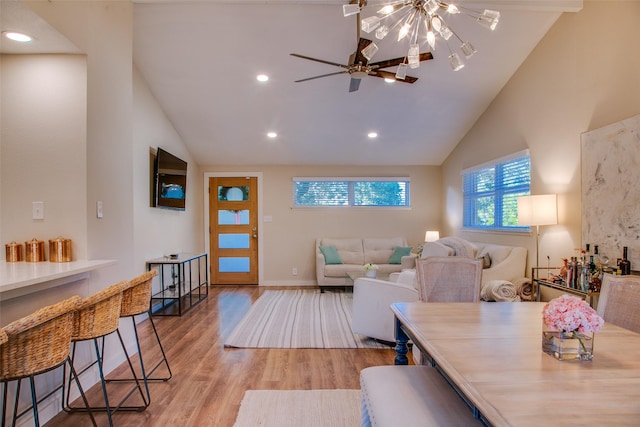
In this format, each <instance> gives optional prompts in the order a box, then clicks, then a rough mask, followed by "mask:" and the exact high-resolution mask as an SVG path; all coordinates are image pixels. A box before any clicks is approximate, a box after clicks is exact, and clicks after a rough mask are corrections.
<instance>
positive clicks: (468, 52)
mask: <svg viewBox="0 0 640 427" xmlns="http://www.w3.org/2000/svg"><path fill="white" fill-rule="evenodd" d="M460 49H461V50H462V53H464V56H466V57H467V58H471V57H472V56H473V54H474V53H476V49H475V48H474V47H473V45H472V44H471V43H469V42H464V43H462V45H461V46H460Z"/></svg>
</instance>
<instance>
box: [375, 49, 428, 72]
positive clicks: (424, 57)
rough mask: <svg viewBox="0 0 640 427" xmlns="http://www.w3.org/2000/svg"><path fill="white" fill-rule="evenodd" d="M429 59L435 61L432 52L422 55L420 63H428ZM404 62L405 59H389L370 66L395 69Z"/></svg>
mask: <svg viewBox="0 0 640 427" xmlns="http://www.w3.org/2000/svg"><path fill="white" fill-rule="evenodd" d="M429 59H433V55H432V54H431V52H425V53H421V54H420V61H428V60H429ZM404 60H405V58H404V57H403V58H394V59H387V60H386V61H378V62H374V63H372V64H369V66H370V67H371V68H372V69H377V68H389V67H395V66H396V65H400V64H402V63H403V62H404Z"/></svg>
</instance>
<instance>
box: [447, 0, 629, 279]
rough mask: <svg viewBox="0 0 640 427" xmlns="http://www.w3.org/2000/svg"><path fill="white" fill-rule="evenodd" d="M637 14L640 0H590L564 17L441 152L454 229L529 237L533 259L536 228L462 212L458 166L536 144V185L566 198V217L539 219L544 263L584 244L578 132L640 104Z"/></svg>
mask: <svg viewBox="0 0 640 427" xmlns="http://www.w3.org/2000/svg"><path fill="white" fill-rule="evenodd" d="M638 17H640V2H628V1H616V2H614V1H606V2H605V1H589V0H587V1H585V2H584V8H583V10H582V11H580V12H578V13H565V14H563V15H562V16H561V17H560V19H558V21H557V22H556V23H555V24H554V26H553V27H552V28H551V30H550V31H549V32H548V33H547V35H546V36H545V37H544V38H543V39H542V41H541V42H540V43H539V45H538V46H537V47H536V48H535V50H534V51H533V52H532V53H531V55H530V56H529V57H528V58H527V60H526V61H525V62H524V63H523V64H522V66H521V67H520V69H519V70H518V71H517V72H516V73H515V75H514V76H513V77H512V79H511V80H510V81H509V82H508V83H507V85H506V86H505V87H504V89H503V90H502V91H501V93H500V94H499V95H498V96H497V97H496V99H495V100H494V101H493V103H492V104H491V106H490V107H489V108H488V109H487V110H486V111H485V112H484V114H483V115H482V117H481V118H480V119H479V120H478V121H477V123H476V124H475V125H474V127H473V128H472V129H471V131H469V133H468V134H467V135H466V136H465V137H464V138H463V139H462V141H460V144H459V145H458V146H457V147H456V149H455V150H454V151H453V152H452V154H451V155H450V156H449V158H448V159H447V160H446V161H445V162H444V164H443V192H444V204H443V221H444V224H443V227H444V228H445V230H446V232H447V233H448V234H456V235H461V236H464V237H467V238H469V239H471V240H477V241H492V242H500V243H505V244H517V245H521V246H526V247H528V248H529V263H530V265H533V264H535V238H534V237H533V236H531V235H526V236H522V235H513V234H497V233H471V232H465V231H464V230H462V217H461V212H462V194H461V188H462V180H461V176H460V171H461V170H462V169H464V168H466V167H469V166H473V165H476V164H480V163H483V162H485V161H488V160H492V159H494V158H497V157H500V156H503V155H506V154H510V153H513V152H516V151H518V150H521V149H523V148H529V149H530V152H531V193H532V194H544V193H557V194H558V198H559V200H558V205H559V206H558V215H559V218H558V221H559V224H558V225H555V226H544V227H541V229H540V231H541V240H540V259H541V265H543V266H546V265H547V262H546V256H547V255H549V257H550V259H551V265H560V264H561V258H563V257H567V256H572V255H573V254H574V248H579V247H580V246H581V245H582V243H583V242H581V196H580V134H581V133H583V132H586V131H589V130H592V129H597V128H599V127H602V126H604V125H607V124H609V123H613V122H617V121H619V120H621V119H625V118H628V117H631V116H633V115H635V114H638V113H639V112H640V56H639V55H638V54H637V53H636V52H635V51H634V50H633V49H631V48H630V44H629V43H630V42H631V41H635V40H640V26H638V25H637V20H638ZM603 24H604V25H605V26H606V28H607V30H606V31H601V30H599V29H601V28H603ZM631 44H633V43H632V42H631ZM590 243H592V244H597V242H590Z"/></svg>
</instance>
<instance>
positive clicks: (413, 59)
mask: <svg viewBox="0 0 640 427" xmlns="http://www.w3.org/2000/svg"><path fill="white" fill-rule="evenodd" d="M407 59H408V62H409V68H418V67H419V66H420V46H419V45H417V44H412V45H410V46H409V52H408V53H407Z"/></svg>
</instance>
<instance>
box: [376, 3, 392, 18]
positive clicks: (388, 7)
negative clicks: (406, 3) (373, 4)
mask: <svg viewBox="0 0 640 427" xmlns="http://www.w3.org/2000/svg"><path fill="white" fill-rule="evenodd" d="M393 9H394V7H393V5H392V4H388V5H386V6H384V7H383V8H382V9H380V10H379V11H378V12H377V13H378V15H389V14H391V13H393Z"/></svg>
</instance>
